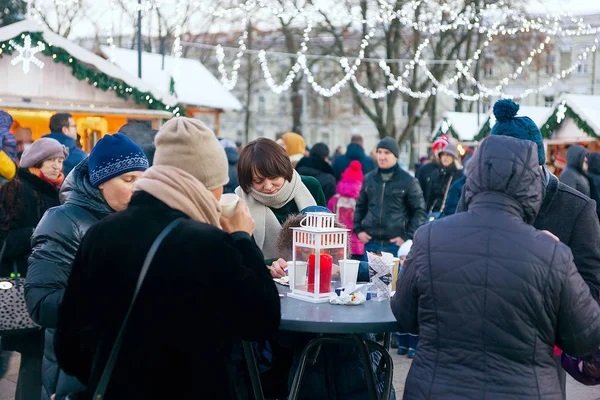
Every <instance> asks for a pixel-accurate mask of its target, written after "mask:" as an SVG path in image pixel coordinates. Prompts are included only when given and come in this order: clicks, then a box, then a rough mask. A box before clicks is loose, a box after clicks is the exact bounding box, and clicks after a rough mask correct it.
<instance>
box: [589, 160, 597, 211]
mask: <svg viewBox="0 0 600 400" xmlns="http://www.w3.org/2000/svg"><path fill="white" fill-rule="evenodd" d="M588 165H589V169H588V177H589V178H590V197H591V198H592V199H594V200H595V201H596V213H597V214H598V217H599V218H600V153H590V154H589V155H588Z"/></svg>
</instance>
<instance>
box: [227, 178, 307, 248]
mask: <svg viewBox="0 0 600 400" xmlns="http://www.w3.org/2000/svg"><path fill="white" fill-rule="evenodd" d="M235 193H236V194H237V195H238V196H240V197H241V198H242V199H244V201H245V202H246V204H247V205H248V209H249V210H250V214H251V215H252V217H253V218H254V222H255V223H256V230H255V231H254V240H256V244H257V245H258V247H259V248H260V249H261V250H262V252H263V254H264V255H265V258H267V259H269V258H277V257H278V254H277V238H278V237H279V232H281V224H280V223H279V221H278V220H277V217H276V216H275V214H273V211H271V210H270V208H269V207H272V208H275V209H278V208H281V207H283V206H285V205H286V204H288V203H289V202H290V201H295V202H296V206H297V207H298V210H302V209H304V208H306V207H309V206H315V205H317V203H316V201H315V199H314V198H313V197H312V194H310V191H309V190H308V188H307V187H306V186H305V185H304V183H302V180H301V178H300V175H298V173H297V172H296V171H294V174H293V176H292V180H291V182H288V181H285V182H284V184H283V186H281V189H279V191H278V192H277V193H274V194H264V193H260V192H257V191H256V190H254V189H250V193H246V192H244V191H243V190H242V188H241V187H238V188H237V189H235Z"/></svg>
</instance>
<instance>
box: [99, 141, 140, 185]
mask: <svg viewBox="0 0 600 400" xmlns="http://www.w3.org/2000/svg"><path fill="white" fill-rule="evenodd" d="M88 168H89V175H90V182H91V184H92V185H93V186H95V187H98V186H99V185H100V184H101V183H103V182H106V181H108V180H110V179H112V178H114V177H116V176H119V175H123V174H125V173H127V172H131V171H145V170H146V169H147V168H148V159H147V158H146V155H145V154H144V151H143V150H142V149H141V148H140V147H139V146H138V145H137V144H135V142H134V141H133V140H131V139H129V138H128V137H127V136H125V135H124V134H122V133H115V134H114V135H106V136H104V137H103V138H102V139H100V141H98V143H96V145H95V146H94V148H93V149H92V152H91V153H90V157H89V160H88Z"/></svg>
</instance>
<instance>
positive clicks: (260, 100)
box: [258, 96, 265, 114]
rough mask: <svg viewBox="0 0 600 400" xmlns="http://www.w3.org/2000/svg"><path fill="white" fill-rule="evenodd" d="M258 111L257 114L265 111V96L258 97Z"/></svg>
mask: <svg viewBox="0 0 600 400" xmlns="http://www.w3.org/2000/svg"><path fill="white" fill-rule="evenodd" d="M258 113H259V114H264V113H265V97H264V96H259V97H258Z"/></svg>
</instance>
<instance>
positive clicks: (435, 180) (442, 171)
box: [417, 162, 462, 212]
mask: <svg viewBox="0 0 600 400" xmlns="http://www.w3.org/2000/svg"><path fill="white" fill-rule="evenodd" d="M461 176H462V171H461V170H459V169H457V168H456V166H454V165H451V166H450V167H447V168H445V167H442V166H441V165H440V164H438V163H437V162H432V163H429V164H427V165H424V166H423V167H422V168H420V169H419V173H418V174H417V179H418V180H419V185H421V190H422V191H423V197H424V199H425V210H427V212H431V211H434V212H438V211H443V210H442V207H444V209H445V207H446V205H447V201H448V199H447V195H446V199H444V195H445V194H446V193H447V192H449V191H450V187H451V186H452V183H454V182H456V181H457V180H458V179H459V178H460V177H461Z"/></svg>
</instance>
